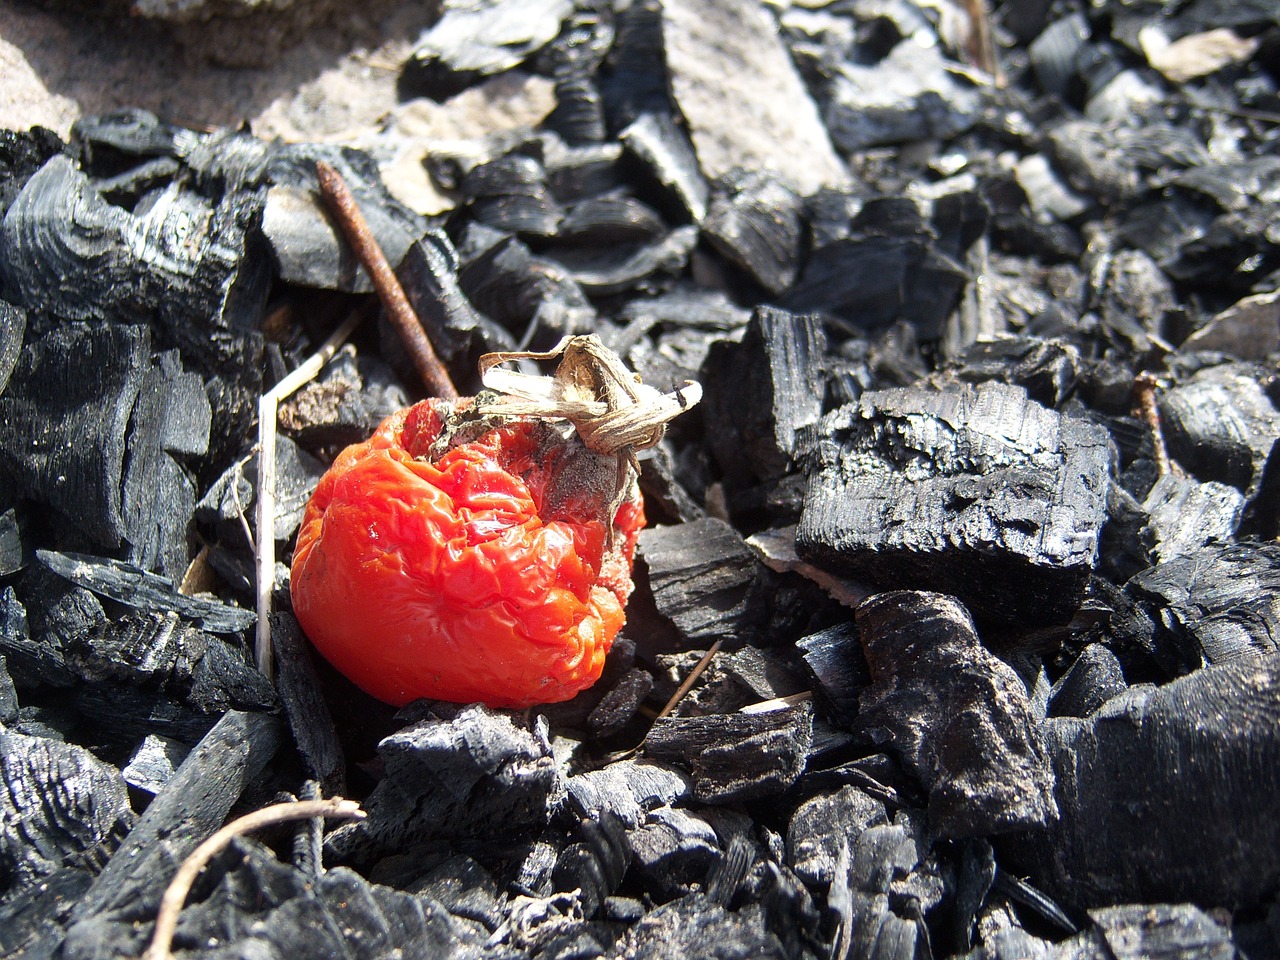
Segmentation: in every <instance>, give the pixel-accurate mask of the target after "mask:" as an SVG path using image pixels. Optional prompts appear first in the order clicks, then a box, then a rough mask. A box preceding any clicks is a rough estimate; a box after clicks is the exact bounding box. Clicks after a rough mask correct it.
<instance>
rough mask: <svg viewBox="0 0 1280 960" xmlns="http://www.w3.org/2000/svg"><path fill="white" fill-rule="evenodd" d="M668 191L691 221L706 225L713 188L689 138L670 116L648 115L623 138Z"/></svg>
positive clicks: (621, 135) (642, 117) (639, 119)
mask: <svg viewBox="0 0 1280 960" xmlns="http://www.w3.org/2000/svg"><path fill="white" fill-rule="evenodd" d="M618 137H619V139H620V140H621V141H622V142H623V144H625V145H626V147H627V149H628V150H630V151H631V152H632V153H633V154H635V155H636V156H637V157H638V158H639V159H640V160H641V161H642V162H643V163H644V164H645V165H646V166H647V167H648V168H649V170H650V171H651V172H652V174H653V176H654V177H655V178H656V179H657V181H658V182H659V183H661V184H662V185H663V187H665V188H666V189H667V190H669V191H670V192H671V193H672V194H674V195H675V197H676V198H677V200H678V201H679V202H680V205H681V206H682V207H683V209H684V211H685V212H686V213H687V214H688V216H689V219H690V220H692V221H693V222H694V223H695V224H697V223H702V221H703V219H704V218H705V217H706V215H707V203H708V201H709V198H710V188H709V187H708V186H707V181H706V178H705V177H703V175H702V171H701V170H700V169H699V168H698V158H697V155H695V154H694V152H693V144H691V143H690V142H689V136H688V134H686V133H685V132H684V131H683V130H682V129H681V128H680V127H678V126H676V124H675V121H674V120H673V119H672V118H671V116H670V115H669V114H667V113H644V114H641V115H640V116H639V117H637V118H636V119H635V120H634V121H633V122H632V123H631V124H630V125H629V126H628V127H627V128H626V129H625V130H623V131H622V132H621V133H620V134H619V135H618Z"/></svg>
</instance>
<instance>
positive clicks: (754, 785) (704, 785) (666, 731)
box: [645, 702, 813, 803]
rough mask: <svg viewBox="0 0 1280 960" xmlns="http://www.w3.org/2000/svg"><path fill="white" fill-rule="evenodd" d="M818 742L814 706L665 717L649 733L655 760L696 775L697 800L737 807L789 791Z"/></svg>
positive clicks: (649, 748)
mask: <svg viewBox="0 0 1280 960" xmlns="http://www.w3.org/2000/svg"><path fill="white" fill-rule="evenodd" d="M812 742H813V706H812V704H810V703H807V702H806V703H801V704H798V705H797V706H794V707H785V708H783V709H780V710H770V711H768V712H765V713H750V714H748V713H733V714H712V715H710V716H705V717H665V718H663V719H661V720H659V721H657V722H656V723H655V724H654V725H653V728H652V729H651V730H650V731H649V736H648V739H647V740H646V741H645V749H646V751H647V752H648V754H649V755H650V756H653V757H656V758H658V759H660V760H670V761H673V762H676V763H679V764H681V765H682V766H684V767H686V768H688V769H689V771H690V772H691V773H692V774H693V793H694V796H695V797H697V798H698V799H699V800H702V801H703V802H705V803H736V802H738V801H742V800H751V799H756V798H759V797H768V796H773V795H775V794H779V793H782V792H784V791H785V790H787V788H789V787H790V786H791V785H792V784H794V783H795V782H796V780H798V779H799V777H800V774H802V773H803V772H804V768H805V764H806V762H807V761H808V758H809V747H810V745H811V744H812Z"/></svg>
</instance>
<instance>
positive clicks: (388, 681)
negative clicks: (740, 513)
mask: <svg viewBox="0 0 1280 960" xmlns="http://www.w3.org/2000/svg"><path fill="white" fill-rule="evenodd" d="M436 411H437V408H436V407H435V406H434V402H433V401H424V403H421V404H418V405H417V406H415V407H412V408H409V409H408V410H402V411H400V412H399V413H397V414H394V415H393V416H391V417H389V418H388V419H387V420H386V421H385V422H384V423H383V424H382V426H381V427H379V429H378V431H377V432H376V433H375V434H374V435H373V436H372V437H371V438H370V439H369V440H367V441H365V442H364V443H359V444H356V445H354V446H351V447H348V448H347V449H346V450H344V451H343V452H342V453H341V454H340V455H339V456H338V458H337V459H336V460H335V461H334V464H333V466H332V467H331V468H330V469H329V471H328V472H327V473H326V474H325V475H324V477H323V478H322V479H321V481H320V484H319V486H318V487H317V489H316V491H315V493H314V494H313V496H312V498H311V501H310V503H308V505H307V509H306V513H305V514H304V516H303V520H302V526H301V528H300V531H299V533H298V541H297V546H296V548H295V550H294V556H293V567H292V595H293V608H294V613H295V615H296V616H297V618H298V622H299V623H300V624H301V626H302V629H303V631H304V632H305V633H306V635H307V636H308V638H309V639H310V640H311V642H312V644H313V645H314V646H315V647H316V649H317V650H318V651H319V652H320V653H321V654H322V655H323V656H324V657H325V659H327V660H328V661H329V662H330V663H332V664H333V665H334V667H336V668H337V669H338V670H339V671H340V672H342V673H343V674H344V675H345V676H346V677H348V678H349V679H351V680H352V681H353V682H354V683H355V684H356V685H357V686H359V687H360V688H361V689H363V690H365V691H366V692H367V693H369V694H371V695H372V696H374V697H377V698H378V699H379V700H383V701H385V702H387V703H390V704H394V705H396V706H401V705H403V704H405V703H408V702H410V701H412V700H416V699H418V698H423V697H426V698H433V699H440V700H450V701H453V702H456V703H471V702H475V701H481V702H484V703H487V704H489V705H491V706H497V707H517V708H518V707H526V706H532V705H534V704H539V703H554V702H557V701H561V700H567V699H569V698H570V697H572V696H574V695H575V694H577V693H578V692H579V691H581V690H583V689H585V688H586V687H588V686H590V685H591V684H592V683H594V682H595V681H596V680H597V679H598V678H599V676H600V671H601V669H602V668H603V665H604V658H605V654H606V653H608V651H609V648H610V647H611V646H612V644H613V640H614V637H615V636H616V635H617V632H618V630H619V629H620V628H621V627H622V624H623V620H624V616H623V608H624V606H625V604H626V601H627V597H628V595H629V593H630V590H631V578H630V574H631V564H632V561H633V558H634V554H635V544H636V537H637V535H638V533H639V530H640V528H641V527H642V526H643V524H644V514H643V508H642V506H641V504H640V503H639V502H638V501H636V502H625V503H623V505H622V506H621V507H620V508H619V510H618V514H617V520H616V521H615V522H616V524H617V526H618V528H619V536H618V538H617V542H616V543H615V546H614V548H613V549H612V550H610V549H609V548H608V538H607V535H606V530H605V526H604V523H603V522H602V519H601V517H600V513H601V511H600V509H599V501H598V500H596V501H591V500H590V498H586V499H585V500H584V501H583V503H582V504H581V505H580V506H581V507H582V509H580V510H579V511H578V515H573V513H574V511H573V505H572V503H571V504H570V507H569V508H568V510H566V509H565V508H564V507H563V505H562V506H561V508H560V510H559V511H558V514H557V516H556V518H555V519H545V518H544V517H542V516H540V514H539V507H540V506H541V500H542V499H543V498H544V496H545V489H542V488H543V487H545V485H546V484H547V483H549V482H551V481H553V480H554V477H553V476H552V474H553V472H554V470H553V468H552V469H548V468H547V464H546V450H545V448H544V447H540V446H539V445H538V443H537V442H535V441H536V439H537V438H536V437H535V434H536V433H537V431H536V430H535V429H534V428H533V427H532V426H531V425H529V424H527V423H523V422H517V423H515V424H511V425H508V426H506V427H502V428H500V429H497V430H492V431H490V432H489V433H486V434H484V435H483V436H482V437H480V438H479V439H478V440H476V441H473V442H470V443H466V444H462V445H460V446H457V447H455V448H453V449H451V450H449V451H448V452H446V453H445V454H443V455H442V456H440V457H438V458H437V459H435V460H434V461H432V460H429V459H427V458H425V457H421V456H419V457H415V456H414V455H413V454H412V453H411V452H410V451H411V450H413V451H416V452H420V451H423V450H425V448H426V446H428V445H429V444H430V442H431V440H433V439H434V438H435V436H436V435H437V434H438V433H439V430H440V418H439V416H438V415H437V412H436ZM552 459H553V461H554V458H552ZM592 503H595V509H594V512H593V511H592V509H591V506H590V505H591V504H592Z"/></svg>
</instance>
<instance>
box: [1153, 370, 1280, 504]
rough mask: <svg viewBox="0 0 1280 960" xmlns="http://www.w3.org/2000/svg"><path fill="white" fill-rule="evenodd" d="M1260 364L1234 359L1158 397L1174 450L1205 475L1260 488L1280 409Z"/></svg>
mask: <svg viewBox="0 0 1280 960" xmlns="http://www.w3.org/2000/svg"><path fill="white" fill-rule="evenodd" d="M1264 376H1265V374H1264V373H1263V371H1262V369H1261V368H1259V367H1254V366H1251V365H1249V364H1243V363H1234V364H1227V365H1225V366H1220V367H1210V368H1209V369H1207V370H1202V371H1200V372H1199V373H1197V374H1196V375H1195V376H1193V377H1191V378H1190V379H1189V380H1187V381H1186V382H1185V383H1182V384H1180V385H1178V386H1176V387H1174V388H1173V389H1172V390H1168V391H1166V392H1165V393H1163V394H1162V395H1161V396H1160V397H1159V400H1158V402H1159V405H1160V418H1161V422H1162V423H1163V425H1164V428H1165V434H1166V437H1167V439H1168V443H1169V455H1170V456H1171V457H1173V459H1175V460H1177V461H1178V462H1179V463H1180V464H1182V465H1183V466H1184V467H1186V468H1187V469H1188V470H1190V471H1191V472H1192V473H1194V474H1195V475H1196V477H1197V479H1200V480H1217V481H1219V482H1221V483H1229V484H1231V485H1232V486H1233V487H1236V488H1238V489H1240V490H1241V491H1243V492H1244V493H1245V494H1246V495H1247V496H1252V495H1253V494H1254V493H1256V492H1257V488H1258V484H1259V483H1260V482H1261V480H1262V472H1263V468H1264V467H1265V466H1266V462H1267V456H1268V455H1269V454H1270V453H1271V446H1272V444H1273V443H1274V442H1275V439H1276V437H1277V436H1280V411H1277V410H1276V408H1275V406H1274V405H1273V404H1272V402H1271V399H1270V398H1269V397H1268V396H1267V393H1266V391H1265V390H1264V389H1263V378H1264Z"/></svg>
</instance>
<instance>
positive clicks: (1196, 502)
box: [1142, 473, 1244, 563]
mask: <svg viewBox="0 0 1280 960" xmlns="http://www.w3.org/2000/svg"><path fill="white" fill-rule="evenodd" d="M1142 508H1143V510H1144V511H1146V513H1147V516H1148V520H1147V524H1146V527H1145V528H1144V530H1143V536H1144V538H1145V540H1146V541H1147V542H1148V543H1149V544H1150V555H1151V559H1152V561H1154V562H1155V563H1165V562H1167V561H1169V560H1173V559H1175V558H1177V557H1181V556H1185V555H1187V554H1189V553H1194V552H1195V551H1196V550H1197V549H1199V548H1200V547H1203V546H1206V545H1207V544H1209V543H1211V542H1213V541H1215V540H1220V541H1224V542H1229V541H1230V540H1231V539H1232V538H1233V537H1234V536H1235V532H1236V528H1237V527H1239V526H1240V517H1241V515H1242V514H1243V512H1244V495H1243V494H1241V493H1240V491H1239V490H1237V489H1236V488H1235V487H1229V486H1227V485H1226V484H1222V483H1215V482H1213V481H1209V482H1208V483H1197V482H1196V481H1194V480H1191V479H1189V478H1187V477H1179V476H1177V475H1175V474H1172V473H1167V474H1165V475H1164V476H1162V477H1161V478H1160V479H1159V480H1157V481H1156V484H1155V486H1153V487H1152V488H1151V492H1150V493H1148V494H1147V499H1146V500H1145V501H1143V504H1142Z"/></svg>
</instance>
